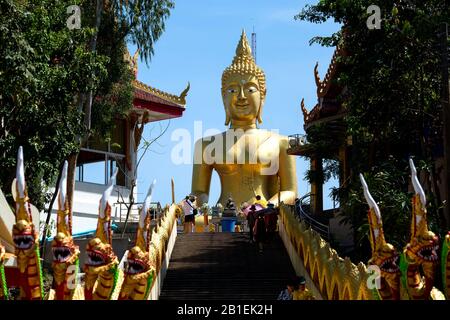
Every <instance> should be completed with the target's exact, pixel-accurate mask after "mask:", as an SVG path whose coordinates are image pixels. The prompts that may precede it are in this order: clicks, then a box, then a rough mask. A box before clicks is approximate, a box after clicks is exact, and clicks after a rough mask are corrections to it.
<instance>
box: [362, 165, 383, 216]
mask: <svg viewBox="0 0 450 320" xmlns="http://www.w3.org/2000/svg"><path fill="white" fill-rule="evenodd" d="M359 179H360V180H361V184H362V186H363V191H364V198H366V201H367V203H368V204H369V207H370V208H371V209H373V211H374V213H375V215H376V216H377V220H378V221H379V222H380V221H381V213H380V208H378V205H377V203H376V202H375V200H374V199H373V198H372V195H371V194H370V192H369V187H368V186H367V183H366V180H364V176H363V175H362V174H361V173H360V174H359Z"/></svg>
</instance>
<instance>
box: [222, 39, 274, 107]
mask: <svg viewBox="0 0 450 320" xmlns="http://www.w3.org/2000/svg"><path fill="white" fill-rule="evenodd" d="M232 74H241V75H245V74H250V75H254V76H255V77H256V78H257V79H258V83H259V87H260V88H259V90H260V91H261V97H262V98H263V99H264V97H265V95H266V76H265V75H264V72H263V71H262V69H261V68H260V67H258V66H257V65H256V62H255V59H254V58H253V55H252V49H251V48H250V45H249V43H248V40H247V36H246V34H245V31H244V30H242V34H241V38H240V40H239V43H238V45H237V47H236V55H235V56H234V58H233V62H232V63H231V65H230V66H229V67H227V68H226V69H225V70H224V72H223V74H222V95H224V94H225V90H226V84H227V80H228V78H229V77H230V76H231V75H232Z"/></svg>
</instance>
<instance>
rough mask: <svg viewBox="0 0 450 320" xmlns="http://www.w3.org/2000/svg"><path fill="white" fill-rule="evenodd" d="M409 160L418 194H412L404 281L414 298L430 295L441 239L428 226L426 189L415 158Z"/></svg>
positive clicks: (411, 296) (404, 259)
mask: <svg viewBox="0 0 450 320" xmlns="http://www.w3.org/2000/svg"><path fill="white" fill-rule="evenodd" d="M409 164H410V167H411V179H412V184H413V187H414V191H415V195H414V196H413V198H412V220H411V239H410V241H409V243H408V244H407V245H406V247H405V249H404V251H403V255H402V261H401V268H402V283H403V285H404V287H405V288H406V290H407V293H408V296H409V298H410V299H414V300H415V299H429V297H430V293H431V291H432V289H433V283H434V277H435V269H436V265H437V263H438V253H437V252H438V250H439V239H438V237H437V236H436V235H435V234H434V233H433V232H432V231H430V230H428V223H427V210H426V198H425V193H424V191H423V189H422V186H421V185H420V183H419V180H418V179H417V171H416V167H415V166H414V163H413V161H412V159H410V160H409ZM422 272H423V275H422Z"/></svg>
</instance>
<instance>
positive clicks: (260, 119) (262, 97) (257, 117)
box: [256, 92, 266, 124]
mask: <svg viewBox="0 0 450 320" xmlns="http://www.w3.org/2000/svg"><path fill="white" fill-rule="evenodd" d="M265 98H266V93H265V92H264V94H262V95H261V103H260V104H259V108H258V114H257V115H256V121H257V122H258V123H259V124H261V123H262V122H263V121H262V109H263V106H264V99H265Z"/></svg>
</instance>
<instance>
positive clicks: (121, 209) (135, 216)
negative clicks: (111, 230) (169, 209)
mask: <svg viewBox="0 0 450 320" xmlns="http://www.w3.org/2000/svg"><path fill="white" fill-rule="evenodd" d="M142 205H143V202H136V203H134V204H133V205H132V206H131V211H130V216H129V217H128V222H129V223H132V222H138V221H139V212H140V210H141V209H142ZM129 206H130V203H125V202H116V203H115V212H114V221H115V222H125V219H126V217H127V212H128V207H129ZM150 208H151V209H150V213H151V219H152V220H155V219H158V218H159V217H160V216H161V214H162V212H163V209H162V207H161V204H160V203H159V202H151V204H150Z"/></svg>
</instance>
